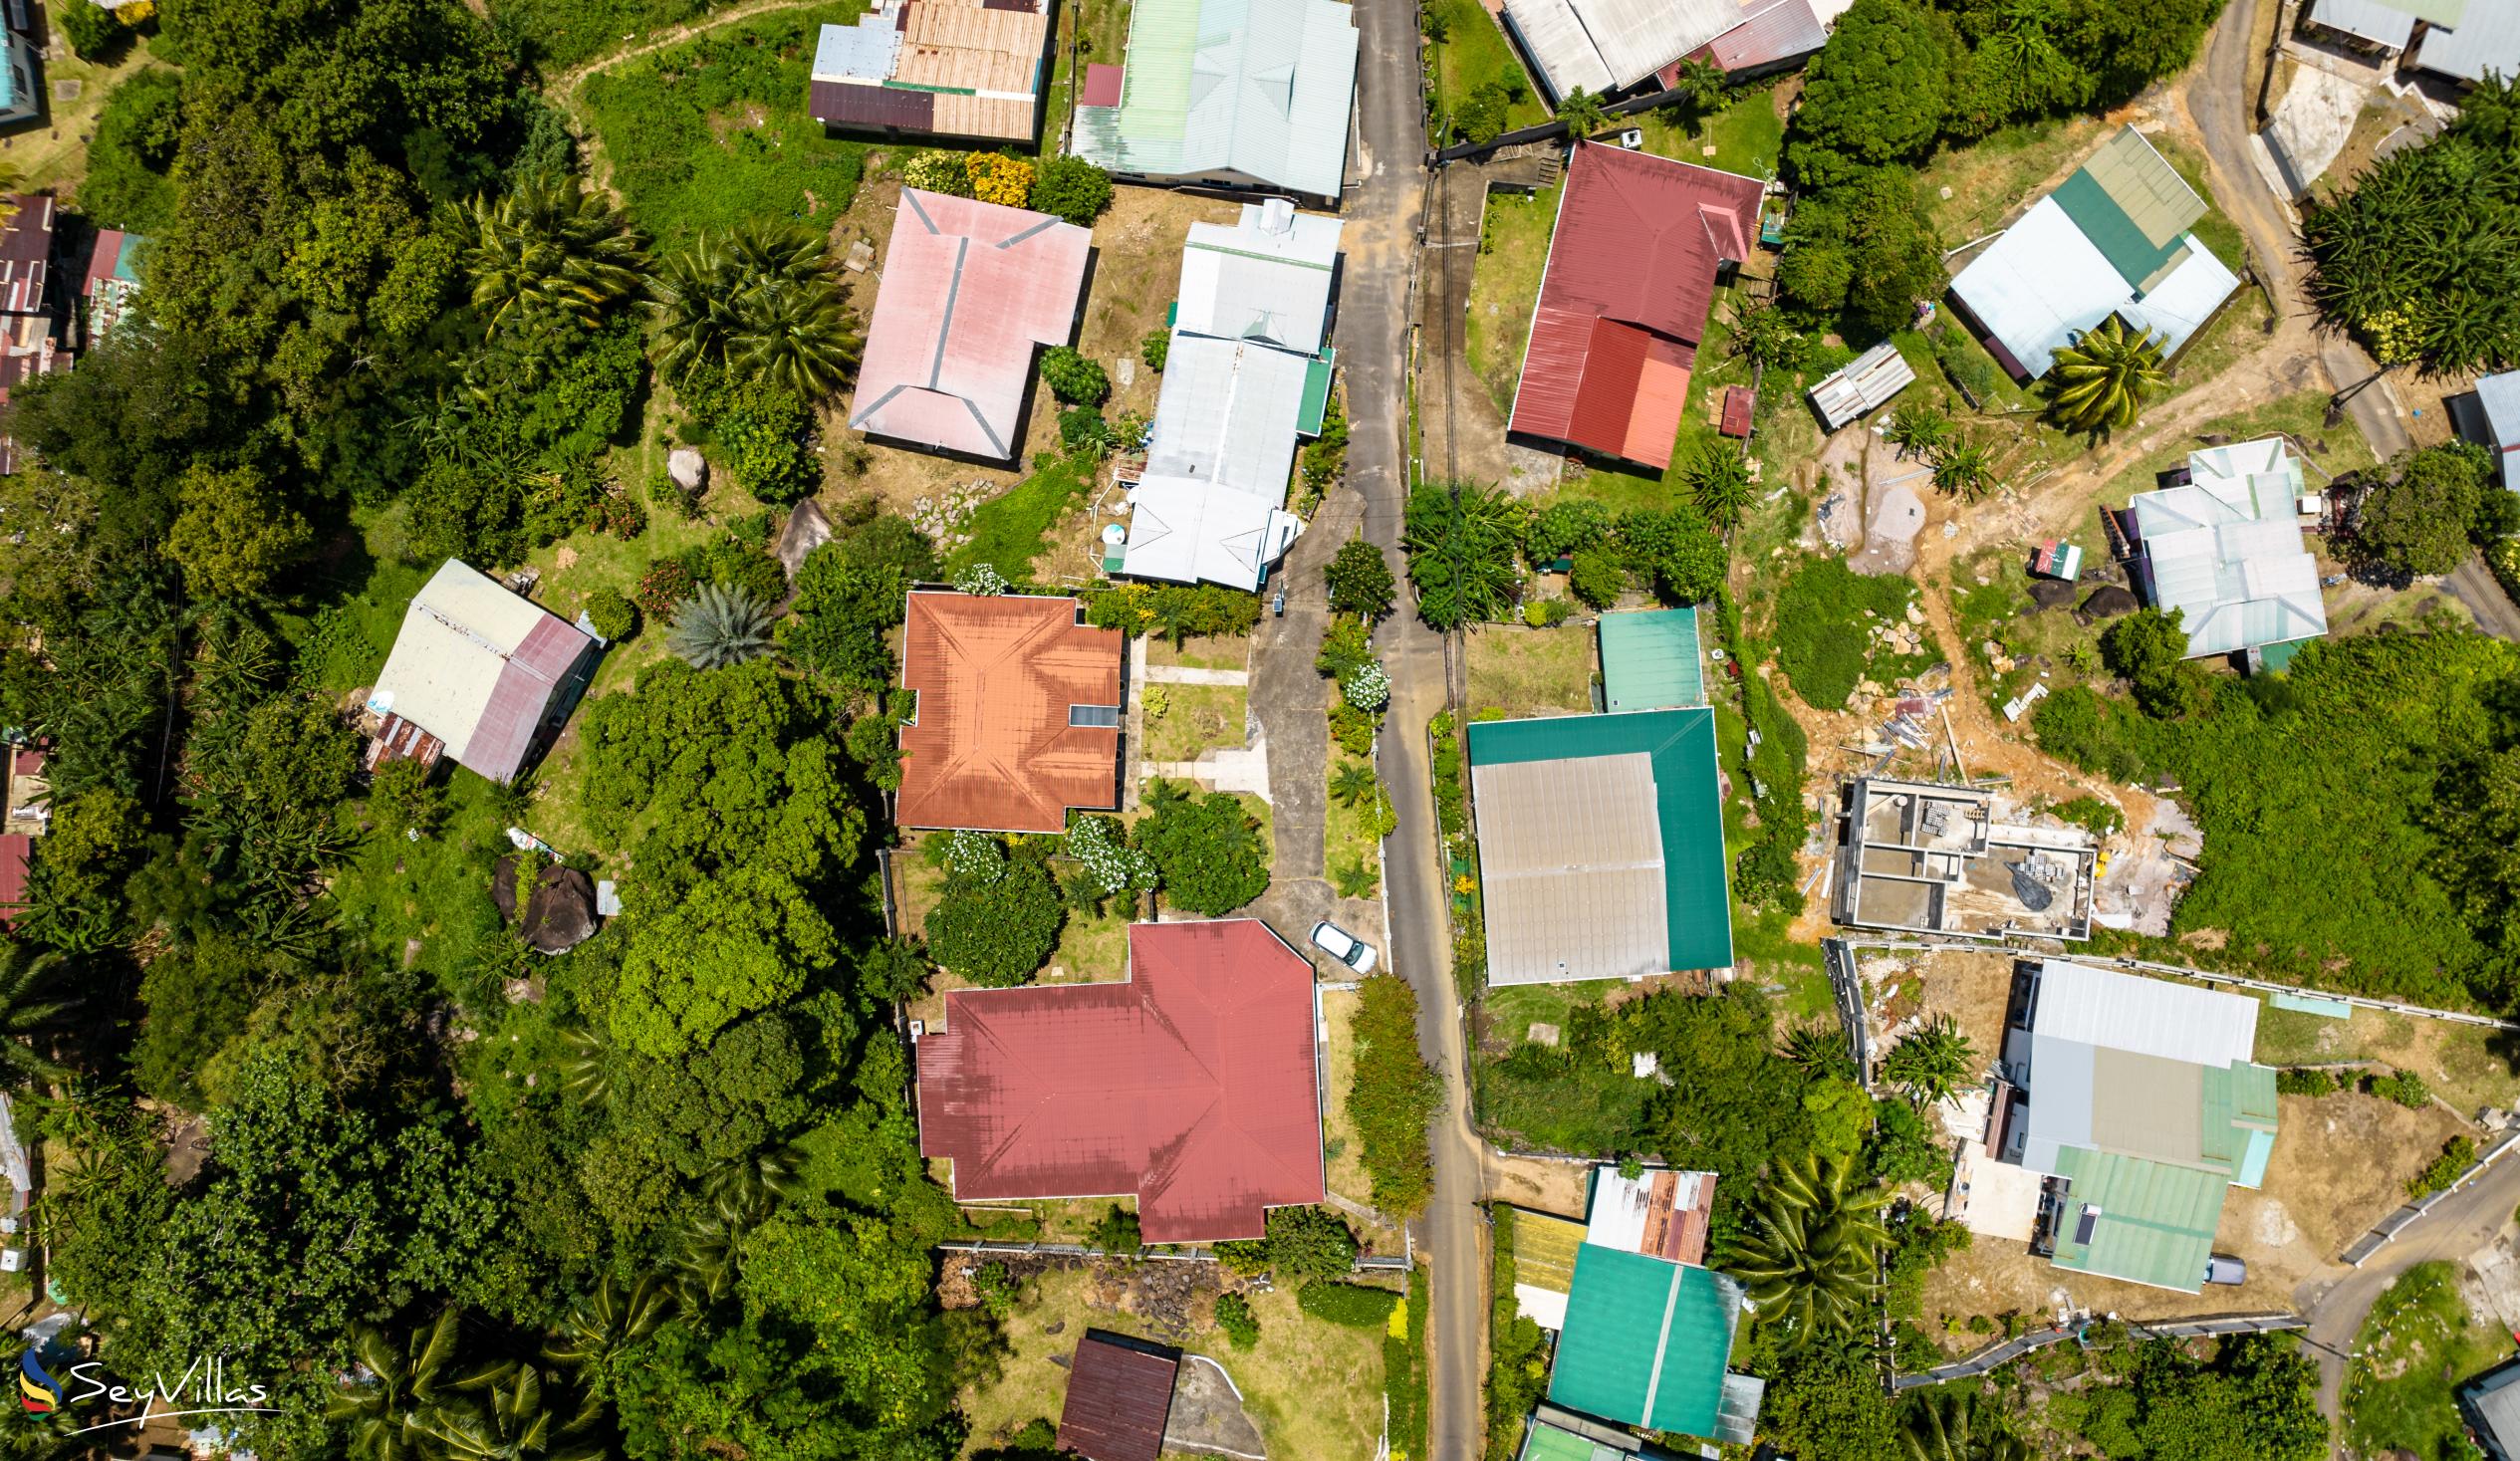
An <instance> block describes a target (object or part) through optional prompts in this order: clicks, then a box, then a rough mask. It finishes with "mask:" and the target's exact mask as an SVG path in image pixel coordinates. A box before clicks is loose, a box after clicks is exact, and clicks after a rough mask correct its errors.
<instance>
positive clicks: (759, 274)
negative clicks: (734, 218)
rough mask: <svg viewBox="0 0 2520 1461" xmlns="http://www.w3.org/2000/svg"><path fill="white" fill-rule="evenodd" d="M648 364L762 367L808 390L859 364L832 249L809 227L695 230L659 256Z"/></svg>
mask: <svg viewBox="0 0 2520 1461" xmlns="http://www.w3.org/2000/svg"><path fill="white" fill-rule="evenodd" d="M655 294H656V318H657V330H656V365H657V368H658V369H659V370H661V371H662V372H663V373H664V374H665V376H666V377H667V378H669V379H678V378H680V377H682V376H683V375H686V374H688V373H689V372H690V371H691V370H692V369H693V368H695V367H697V366H702V365H717V366H722V367H724V368H726V369H728V370H730V371H734V372H736V373H739V374H756V373H757V374H762V375H766V376H768V377H770V378H771V379H773V380H776V381H778V382H779V383H780V384H782V385H784V386H786V387H788V388H789V389H791V390H794V391H795V392H796V393H797V394H799V395H802V396H804V397H806V398H807V399H809V400H810V399H814V398H816V397H819V396H823V395H827V394H829V393H831V392H833V391H835V390H838V389H839V388H840V387H841V385H842V384H844V383H845V382H846V381H847V380H848V378H849V375H850V372H852V371H853V370H855V369H856V368H857V366H858V359H859V354H860V352H861V351H862V349H863V348H864V344H865V342H864V341H863V339H862V338H861V337H860V335H859V334H858V330H857V325H856V322H855V320H854V319H853V318H852V317H851V315H850V313H849V310H848V306H847V303H846V301H845V297H844V296H843V294H842V291H841V287H840V284H839V282H838V281H837V280H836V279H835V278H834V277H833V274H832V269H831V255H830V250H829V247H828V246H827V244H826V243H825V241H824V240H823V238H822V237H821V236H819V235H817V234H815V233H813V232H812V231H810V230H807V229H803V228H794V227H789V226H786V225H780V224H746V225H743V226H740V227H737V228H732V229H729V230H727V231H725V232H723V233H715V234H703V235H702V236H701V237H700V238H699V239H698V240H697V241H695V242H694V243H693V244H692V245H691V246H690V247H689V248H687V249H685V250H683V251H682V252H680V253H677V254H674V255H671V256H670V257H668V258H667V259H666V260H665V261H664V267H663V269H662V271H661V272H660V274H659V277H658V279H657V281H656V286H655Z"/></svg>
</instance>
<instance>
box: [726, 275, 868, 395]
mask: <svg viewBox="0 0 2520 1461" xmlns="http://www.w3.org/2000/svg"><path fill="white" fill-rule="evenodd" d="M737 309H738V312H739V313H740V314H741V316H742V319H743V324H742V326H741V328H740V329H738V330H737V331H736V333H735V339H734V342H733V349H732V352H731V354H730V356H729V359H730V361H731V363H732V364H733V365H734V366H735V367H736V368H737V369H738V370H741V371H744V372H746V373H749V374H757V375H762V376H766V377H768V378H769V379H771V380H774V381H777V382H778V383H779V384H781V385H784V386H786V387H787V388H788V389H790V390H792V391H795V392H796V393H797V394H798V395H800V396H802V397H804V398H805V399H807V400H817V399H820V398H821V397H823V396H826V395H829V394H831V393H832V392H834V391H836V390H838V389H840V387H841V386H842V385H843V384H845V383H847V382H848V379H849V376H850V374H851V372H853V371H855V370H856V369H857V368H858V357H859V354H860V352H862V351H863V350H864V349H865V347H866V341H865V340H864V338H862V337H861V336H860V335H859V334H858V331H857V326H856V323H855V322H854V321H853V320H852V319H851V318H850V314H849V307H848V305H847V303H846V302H845V301H844V300H843V299H842V297H841V293H840V290H839V287H838V286H836V285H834V284H832V283H831V282H830V281H828V280H820V279H818V280H816V281H814V282H812V283H809V284H789V283H785V282H775V283H771V284H766V285H763V286H761V287H760V288H757V289H753V290H749V291H747V292H746V293H745V294H744V295H743V296H742V298H741V300H740V302H739V303H738V305H737Z"/></svg>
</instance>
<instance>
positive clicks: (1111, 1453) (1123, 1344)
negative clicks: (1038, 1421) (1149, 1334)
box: [1059, 1330, 1181, 1461]
mask: <svg viewBox="0 0 2520 1461" xmlns="http://www.w3.org/2000/svg"><path fill="white" fill-rule="evenodd" d="M1180 1367H1181V1355H1180V1351H1179V1350H1177V1349H1173V1348H1171V1347H1169V1346H1167V1345H1163V1344H1156V1343H1151V1342H1149V1341H1147V1340H1144V1339H1131V1338H1129V1337H1128V1336H1126V1335H1115V1334H1113V1333H1111V1332H1110V1331H1108V1330H1088V1331H1086V1332H1085V1338H1084V1339H1079V1340H1077V1352H1076V1359H1075V1361H1074V1365H1073V1367H1072V1368H1070V1369H1069V1371H1068V1402H1067V1405H1066V1407H1065V1408H1063V1409H1062V1410H1061V1411H1060V1412H1059V1449H1060V1450H1062V1451H1074V1452H1076V1453H1077V1454H1078V1455H1080V1456H1083V1457H1085V1458H1087V1461H1155V1455H1156V1453H1157V1452H1159V1451H1161V1450H1162V1449H1163V1425H1164V1422H1165V1420H1167V1419H1168V1418H1170V1416H1171V1414H1172V1381H1173V1379H1174V1377H1175V1374H1176V1373H1177V1371H1178V1370H1179V1369H1180Z"/></svg>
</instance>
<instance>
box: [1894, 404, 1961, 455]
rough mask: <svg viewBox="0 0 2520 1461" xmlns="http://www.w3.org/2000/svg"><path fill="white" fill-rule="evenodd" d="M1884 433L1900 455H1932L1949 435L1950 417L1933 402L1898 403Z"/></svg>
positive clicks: (1949, 437) (1947, 439)
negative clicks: (1916, 403) (1900, 404)
mask: <svg viewBox="0 0 2520 1461" xmlns="http://www.w3.org/2000/svg"><path fill="white" fill-rule="evenodd" d="M1886 434H1887V435H1888V436H1889V437H1890V445H1892V446H1895V447H1897V448H1898V454H1899V455H1900V456H1915V457H1923V456H1931V455H1932V454H1933V453H1934V452H1935V451H1936V450H1937V449H1939V448H1940V447H1941V445H1942V444H1943V443H1944V442H1946V441H1949V440H1950V439H1951V418H1950V417H1949V416H1947V415H1944V414H1943V413H1942V412H1941V411H1939V410H1937V409H1935V408H1934V407H1932V406H1901V407H1900V408H1899V409H1898V411H1897V413H1896V414H1894V415H1892V416H1891V417H1890V430H1889V431H1888V432H1887V433H1886Z"/></svg>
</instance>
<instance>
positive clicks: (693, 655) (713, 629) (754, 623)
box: [665, 584, 770, 669]
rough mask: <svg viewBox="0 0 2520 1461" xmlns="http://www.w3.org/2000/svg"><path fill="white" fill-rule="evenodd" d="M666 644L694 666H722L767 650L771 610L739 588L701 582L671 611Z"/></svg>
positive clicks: (714, 667)
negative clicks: (671, 624)
mask: <svg viewBox="0 0 2520 1461" xmlns="http://www.w3.org/2000/svg"><path fill="white" fill-rule="evenodd" d="M665 647H666V648H668V649H670V650H672V651H673V652H674V654H675V655H676V656H678V657H679V658H680V659H681V660H682V661H683V662H684V663H686V664H688V665H690V666H691V667H692V668H694V669H723V668H725V667H726V666H727V665H730V664H741V663H743V662H744V661H745V660H748V659H759V658H760V657H761V656H762V655H764V654H767V653H769V652H770V611H769V610H768V609H764V608H763V607H762V605H761V601H759V600H757V599H755V598H753V597H752V596H751V595H749V594H747V593H745V592H743V591H742V590H741V589H729V588H726V587H724V586H722V585H718V584H702V585H701V586H700V588H699V592H698V593H697V594H696V595H694V596H693V597H692V598H690V599H688V600H685V601H684V602H683V604H682V607H681V608H680V609H676V610H675V611H674V616H673V627H672V628H670V629H667V630H666V631H665Z"/></svg>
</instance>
